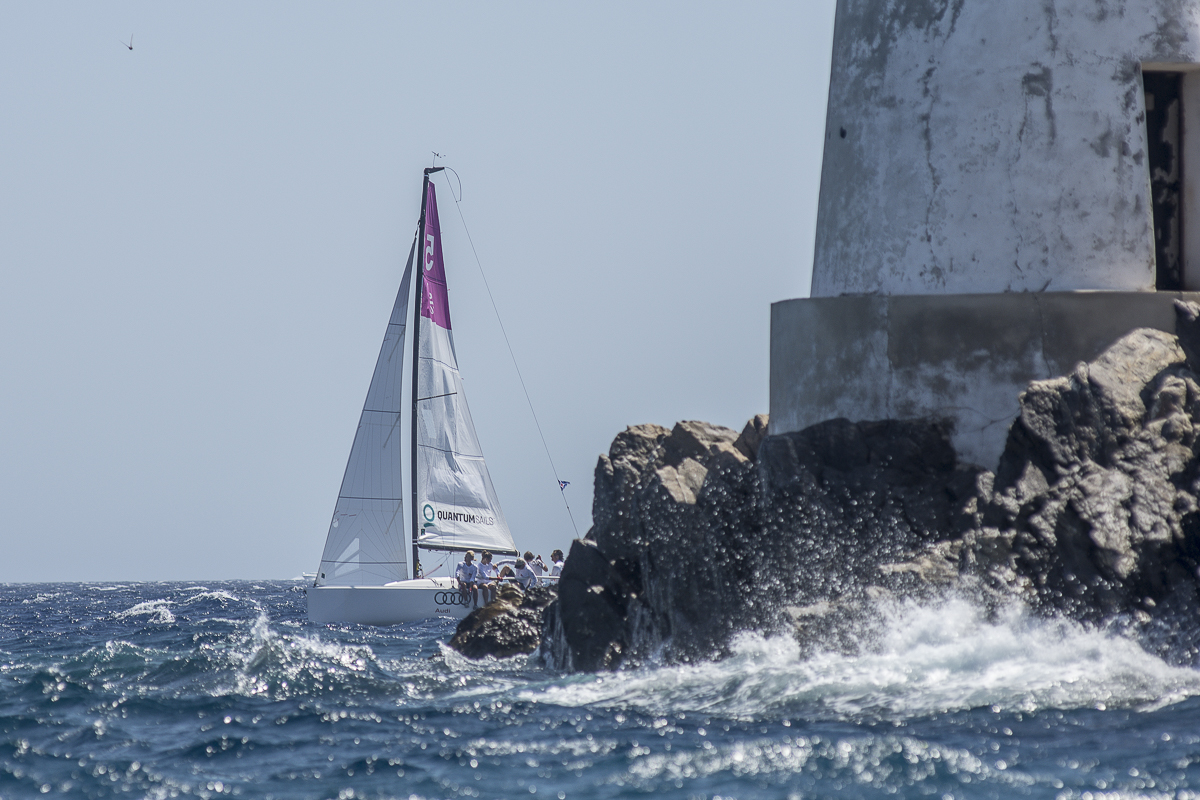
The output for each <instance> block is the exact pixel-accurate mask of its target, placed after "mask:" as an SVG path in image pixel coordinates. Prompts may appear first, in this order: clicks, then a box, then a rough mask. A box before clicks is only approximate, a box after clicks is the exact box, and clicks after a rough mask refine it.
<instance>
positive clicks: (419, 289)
mask: <svg viewBox="0 0 1200 800" xmlns="http://www.w3.org/2000/svg"><path fill="white" fill-rule="evenodd" d="M443 169H445V167H426V168H425V180H423V181H422V182H421V221H420V223H419V224H418V226H417V238H418V239H419V240H420V243H421V263H420V268H419V269H418V270H417V281H416V283H414V284H413V289H414V290H415V294H414V295H413V328H412V329H413V336H412V389H411V391H412V437H411V439H410V441H409V444H410V446H411V447H412V468H411V469H410V470H409V480H410V481H411V482H412V502H411V503H410V505H411V506H412V529H411V531H410V533H411V536H412V577H413V579H414V580H415V579H416V578H417V568H418V567H419V566H420V563H421V562H420V552H419V551H418V550H417V531H418V530H420V528H419V527H418V520H419V519H420V513H421V512H420V509H418V508H417V365H418V364H419V363H420V353H421V351H420V346H421V303H423V302H424V301H425V267H426V260H425V259H426V256H425V247H426V244H427V243H426V241H425V210H426V206H427V204H428V202H429V176H430V175H432V174H434V173H435V172H441V171H442V170H443Z"/></svg>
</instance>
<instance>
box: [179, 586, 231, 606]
mask: <svg viewBox="0 0 1200 800" xmlns="http://www.w3.org/2000/svg"><path fill="white" fill-rule="evenodd" d="M197 588H200V587H197ZM241 599H242V598H240V597H238V596H237V595H236V594H232V593H231V592H225V591H221V590H217V591H215V592H214V591H201V592H198V593H196V594H194V595H191V596H189V597H185V598H183V599H182V601H181V602H183V603H198V602H201V601H203V600H216V601H217V602H219V603H238V602H241Z"/></svg>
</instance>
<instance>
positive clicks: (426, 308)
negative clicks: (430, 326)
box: [421, 181, 450, 330]
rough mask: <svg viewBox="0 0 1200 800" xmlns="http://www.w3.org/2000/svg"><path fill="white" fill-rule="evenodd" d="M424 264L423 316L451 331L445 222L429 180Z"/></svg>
mask: <svg viewBox="0 0 1200 800" xmlns="http://www.w3.org/2000/svg"><path fill="white" fill-rule="evenodd" d="M421 265H422V267H423V268H424V270H425V279H424V280H423V281H422V282H421V283H422V286H423V287H424V289H423V291H422V292H421V316H422V317H426V318H428V319H430V320H432V321H433V323H434V324H435V325H437V326H438V327H439V328H445V329H446V330H450V301H449V300H448V299H447V298H446V268H445V265H444V263H443V262H442V225H441V223H440V222H438V210H437V195H436V194H434V191H433V182H432V181H430V182H429V196H428V197H427V198H426V201H425V241H424V243H423V244H422V246H421Z"/></svg>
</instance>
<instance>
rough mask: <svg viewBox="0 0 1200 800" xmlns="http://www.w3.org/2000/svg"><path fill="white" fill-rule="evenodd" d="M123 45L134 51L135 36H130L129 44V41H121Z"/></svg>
mask: <svg viewBox="0 0 1200 800" xmlns="http://www.w3.org/2000/svg"><path fill="white" fill-rule="evenodd" d="M121 44H123V45H125V46H126V47H128V48H129V49H130V50H132V49H133V34H132V33H131V34H129V41H128V42H127V41H125V40H124V39H122V40H121Z"/></svg>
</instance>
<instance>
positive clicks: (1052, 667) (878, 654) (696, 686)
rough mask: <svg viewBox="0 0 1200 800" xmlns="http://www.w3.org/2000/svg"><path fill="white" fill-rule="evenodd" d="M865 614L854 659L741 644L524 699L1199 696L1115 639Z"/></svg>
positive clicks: (1031, 623) (1095, 702) (836, 713)
mask: <svg viewBox="0 0 1200 800" xmlns="http://www.w3.org/2000/svg"><path fill="white" fill-rule="evenodd" d="M875 610H876V612H877V616H878V624H877V625H876V626H874V629H873V632H872V633H870V634H868V636H867V638H866V640H865V641H863V642H861V645H862V646H861V648H860V649H859V650H858V651H857V652H856V653H855V654H853V655H848V654H845V653H841V652H829V651H826V652H818V653H816V654H814V655H811V656H809V657H807V658H805V657H803V656H802V652H801V649H800V647H799V646H798V645H797V644H796V642H795V641H794V640H793V639H792V638H791V637H788V636H775V637H765V636H762V635H760V634H754V633H746V634H741V635H740V636H739V637H737V638H736V639H735V641H734V646H733V648H732V654H731V656H730V657H728V658H726V659H724V660H721V661H716V662H711V663H701V664H693V665H682V666H657V667H648V668H640V669H633V670H628V671H625V672H619V673H615V674H608V675H596V676H586V677H583V678H580V679H578V680H569V681H565V682H561V683H559V684H556V685H551V686H547V687H545V688H543V689H526V690H524V691H523V694H522V697H523V698H524V699H527V700H529V701H536V702H551V703H556V704H560V705H566V706H592V705H595V706H601V707H610V708H615V707H623V708H635V709H638V710H639V711H641V712H642V713H646V714H671V713H679V712H699V713H705V714H712V715H718V716H722V717H728V718H733V719H745V720H752V719H777V718H780V717H784V716H788V715H789V714H793V715H801V716H806V717H809V718H812V717H817V718H831V719H848V720H856V719H863V718H884V719H889V718H897V719H899V718H909V717H914V716H918V717H919V716H926V715H931V714H937V713H943V712H948V711H958V710H967V709H973V708H988V707H990V708H992V709H994V710H996V711H1001V710H1003V711H1026V712H1029V711H1036V710H1039V709H1048V708H1057V709H1078V708H1098V709H1104V708H1110V707H1111V708H1139V707H1143V706H1145V707H1161V706H1163V705H1165V704H1169V703H1173V702H1177V701H1179V700H1182V699H1184V698H1187V697H1192V696H1196V695H1200V672H1198V671H1196V670H1193V669H1188V668H1181V667H1174V666H1171V665H1169V664H1167V663H1165V662H1164V661H1162V660H1161V659H1159V658H1158V657H1156V656H1154V655H1151V654H1149V653H1147V652H1146V651H1144V650H1143V649H1142V648H1141V647H1140V646H1138V645H1137V644H1136V643H1135V642H1133V641H1131V640H1130V639H1127V638H1125V637H1122V636H1120V635H1117V634H1115V633H1110V632H1104V631H1099V630H1095V629H1088V628H1085V627H1083V626H1081V625H1079V624H1077V623H1073V622H1069V621H1066V620H1058V619H1056V620H1045V619H1042V618H1038V617H1035V616H1032V615H1030V614H1029V613H1027V612H1026V611H1025V610H1023V609H1021V608H1019V607H1015V606H1014V607H1011V608H1009V609H1006V610H1004V611H1003V612H1002V613H1001V615H1000V616H999V617H998V618H989V616H988V615H987V614H986V613H985V612H984V611H983V610H981V609H980V608H979V607H978V606H976V605H974V604H972V603H970V602H968V601H966V600H961V599H950V600H945V601H942V602H939V603H935V604H931V605H925V606H922V605H918V604H915V603H887V602H884V603H880V604H878V606H877V607H876V609H875Z"/></svg>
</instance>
